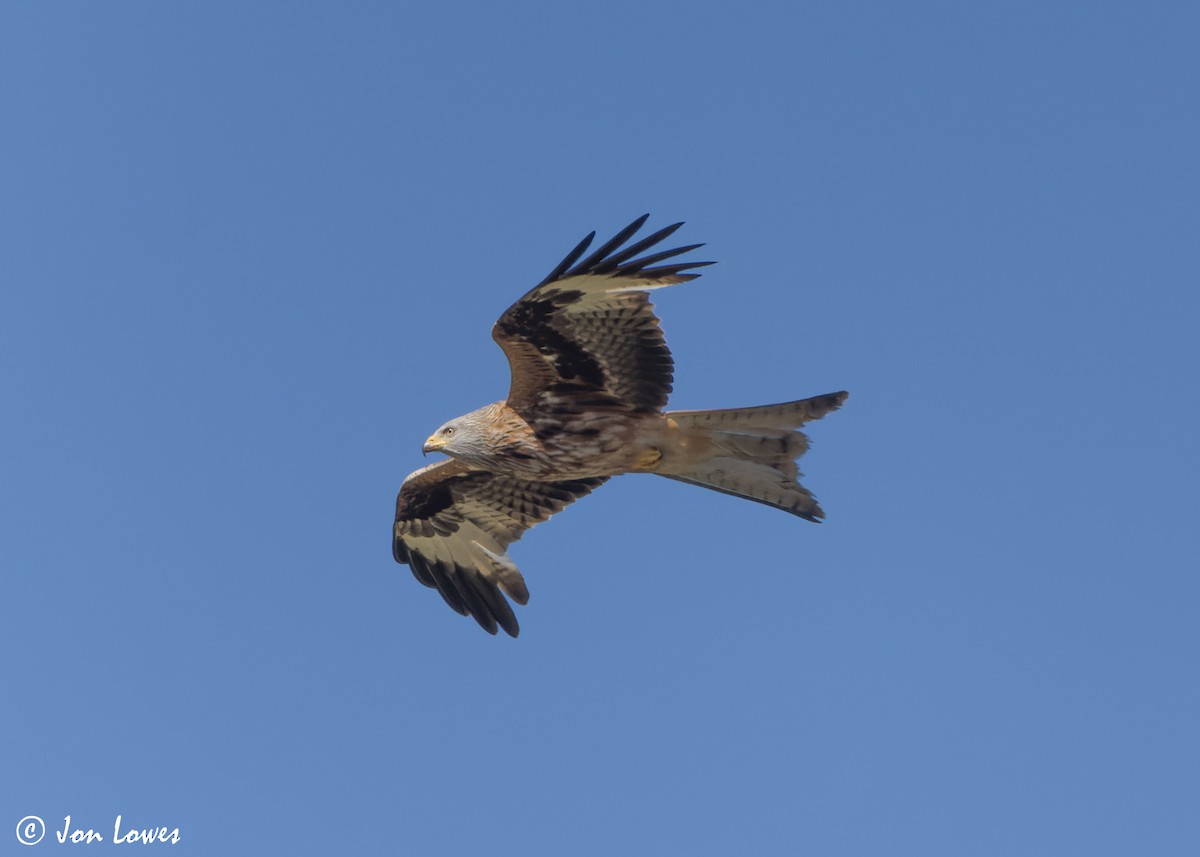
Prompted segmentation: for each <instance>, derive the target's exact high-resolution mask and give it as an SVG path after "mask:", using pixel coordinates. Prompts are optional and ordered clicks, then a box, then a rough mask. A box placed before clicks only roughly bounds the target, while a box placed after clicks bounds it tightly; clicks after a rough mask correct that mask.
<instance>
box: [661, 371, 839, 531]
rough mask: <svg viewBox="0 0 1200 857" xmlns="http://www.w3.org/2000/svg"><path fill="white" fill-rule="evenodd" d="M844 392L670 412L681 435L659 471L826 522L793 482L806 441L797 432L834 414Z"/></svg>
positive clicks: (805, 492) (808, 494) (813, 501)
mask: <svg viewBox="0 0 1200 857" xmlns="http://www.w3.org/2000/svg"><path fill="white" fill-rule="evenodd" d="M848 395H849V394H848V393H846V392H845V391H842V392H838V393H828V394H826V395H823V396H814V397H812V398H811V399H801V400H800V401H796V402H783V403H781V404H777V405H762V406H760V407H754V408H728V409H725V410H716V411H668V412H667V414H666V417H667V419H668V420H669V421H671V422H673V423H674V425H675V426H676V427H677V428H678V429H679V430H680V432H681V433H680V438H681V442H680V447H681V448H680V450H679V454H678V455H672V456H667V457H665V458H664V461H663V464H664V466H663V467H662V468H660V469H659V470H658V471H657V472H658V473H659V474H660V475H662V476H666V477H667V478H668V479H676V480H678V481H680V482H687V483H690V484H692V485H700V486H702V487H704V488H711V489H712V490H714V491H721V492H722V493H725V494H732V495H734V496H737V497H743V498H745V499H747V500H753V501H755V502H757V503H764V504H766V505H768V506H773V507H775V508H776V509H782V510H783V511H785V512H790V513H792V514H793V515H798V516H800V517H801V518H805V519H807V520H809V521H819V520H820V519H821V518H823V517H825V512H824V511H823V510H822V509H821V507H820V505H819V504H818V503H817V501H816V499H815V498H814V497H813V495H812V493H811V492H810V491H809V490H808V489H807V488H805V487H804V486H803V485H801V484H800V483H799V482H797V481H796V480H797V479H798V477H799V476H800V472H799V470H798V469H797V468H796V459H797V458H799V457H800V456H801V455H803V454H804V453H805V452H806V451H807V450H808V438H807V437H805V435H804V434H803V433H801V432H799V431H797V430H796V429H798V428H799V427H800V426H802V425H804V424H805V423H806V422H809V421H811V420H816V419H820V418H821V417H823V416H825V415H826V414H828V413H830V412H831V411H834V410H837V409H838V408H839V407H840V406H841V404H842V403H843V402H845V401H846V397H847V396H848Z"/></svg>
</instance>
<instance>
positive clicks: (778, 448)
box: [392, 215, 848, 637]
mask: <svg viewBox="0 0 1200 857" xmlns="http://www.w3.org/2000/svg"><path fill="white" fill-rule="evenodd" d="M647 217H648V215H643V216H642V217H639V218H638V219H637V220H635V221H634V222H633V223H631V224H629V226H627V227H625V229H623V230H621V231H620V232H619V233H618V234H617V235H616V236H614V237H613V238H612V239H611V240H610V241H608V242H606V243H605V244H603V245H602V246H601V247H599V248H598V249H596V250H595V251H594V252H592V253H591V254H590V255H588V256H587V257H586V258H582V257H583V255H584V253H585V252H586V251H587V249H588V247H589V246H590V245H591V242H592V239H593V238H595V233H594V232H593V233H591V234H590V235H588V236H587V237H586V238H585V239H584V240H583V241H581V242H580V243H579V245H578V246H576V247H575V249H574V250H572V251H571V252H570V253H569V254H567V256H566V258H564V259H563V261H562V262H560V263H559V264H558V265H557V266H556V267H555V268H554V270H553V271H551V272H550V274H548V275H547V276H546V278H545V279H544V280H542V282H541V283H539V284H538V285H537V286H536V287H534V288H533V289H532V290H530V291H529V292H528V293H527V294H526V295H525V296H524V297H522V298H521V299H520V300H519V301H517V302H516V303H515V304H513V305H512V306H511V307H509V308H508V309H507V310H506V311H505V312H504V314H503V315H502V316H500V318H499V320H498V321H497V322H496V324H495V327H494V328H493V329H492V336H493V338H494V339H495V340H496V342H497V343H499V345H500V347H501V348H502V349H503V350H504V353H505V355H506V356H507V357H508V363H509V368H510V370H511V374H512V382H511V385H510V387H509V392H508V398H507V399H506V400H505V401H503V402H496V403H494V404H491V405H487V406H485V407H483V408H480V409H479V410H476V411H472V412H471V413H469V414H466V415H464V416H461V417H458V418H456V419H454V420H451V421H450V422H448V423H446V424H445V425H443V426H442V427H441V428H440V429H438V430H437V431H436V432H435V433H434V434H433V435H432V436H431V437H430V438H429V439H428V440H427V441H426V442H425V447H424V450H425V451H426V452H431V451H434V450H438V451H441V452H445V453H447V454H448V455H450V456H451V458H450V460H448V461H441V462H438V463H436V464H432V465H429V466H428V467H423V468H421V469H420V470H418V471H417V472H415V473H413V474H412V475H410V476H409V477H408V478H407V479H405V480H404V484H403V485H402V486H401V488H400V494H399V496H398V497H397V498H396V523H395V527H394V529H393V534H392V553H393V555H394V556H395V558H396V561H397V562H401V563H406V564H408V565H409V567H410V568H411V569H412V572H413V574H414V575H415V576H416V578H417V580H419V581H421V583H423V584H425V585H426V586H430V587H433V588H436V589H437V590H438V592H440V593H441V595H442V598H444V599H445V601H446V603H447V604H449V605H450V607H451V608H453V609H454V610H456V611H458V612H459V613H462V614H463V615H470V616H473V617H474V618H475V620H476V621H477V622H478V623H479V624H480V626H482V627H483V628H484V630H486V631H488V632H489V633H492V634H495V633H496V631H497V629H499V628H503V629H504V630H505V631H506V632H507V633H508V634H510V635H512V636H514V637H515V636H516V635H517V633H518V631H519V627H518V625H517V619H516V616H515V615H514V614H513V611H512V608H511V606H510V605H509V604H508V601H506V600H505V597H504V596H505V595H507V596H508V597H509V598H510V599H512V600H513V601H515V602H516V603H518V604H524V603H525V602H526V601H527V600H528V598H529V593H528V590H527V589H526V587H525V581H524V579H523V578H522V577H521V573H520V572H519V571H518V570H517V567H516V566H515V565H514V564H513V563H512V561H511V560H510V559H509V558H508V556H507V553H506V550H507V548H508V546H509V545H510V544H512V543H513V542H514V541H516V540H517V539H519V538H520V537H521V536H522V535H523V534H524V532H525V530H527V529H529V528H530V527H532V526H533V525H534V524H537V523H539V522H541V521H544V520H546V519H547V518H549V517H550V516H551V515H553V514H554V513H555V512H558V511H559V510H561V509H562V508H564V507H565V506H567V505H568V504H570V503H572V502H574V501H575V500H577V499H579V498H580V497H582V496H584V495H585V494H587V493H589V492H590V491H592V490H593V489H595V488H597V487H599V486H600V485H601V484H603V483H604V482H605V480H607V479H608V478H609V477H610V476H615V475H618V474H621V473H657V474H659V475H660V476H666V477H668V478H670V479H677V480H679V481H681V482H690V483H692V484H694V485H701V486H704V487H706V488H712V489H714V490H717V491H722V492H725V493H727V494H733V495H735V496H739V497H744V498H746V499H749V500H754V501H756V502H759V503H764V504H766V505H769V506H774V507H775V508H778V509H783V510H784V511H787V512H791V513H792V514H794V515H798V516H800V517H802V518H806V519H807V520H810V521H816V520H819V519H820V518H821V517H823V516H824V513H823V512H822V511H821V507H820V506H819V505H817V502H816V500H815V499H814V498H813V496H812V494H811V493H809V491H808V490H807V489H805V488H804V487H803V486H802V485H800V484H799V483H798V482H797V481H796V480H797V478H798V477H799V475H800V474H799V472H798V470H797V469H796V463H795V459H796V458H798V457H799V456H800V455H803V454H804V452H805V450H806V449H807V448H808V440H807V438H806V437H805V436H804V435H803V434H802V433H800V432H799V431H797V429H799V428H800V426H802V425H803V424H804V423H806V422H808V421H809V420H815V419H820V418H821V417H823V416H824V415H825V414H827V413H829V412H830V411H832V410H835V409H837V408H838V407H839V406H840V405H841V404H842V402H844V401H845V400H846V396H847V395H848V394H847V393H845V392H840V393H829V394H826V395H823V396H815V397H813V398H811V399H802V400H800V401H795V402H785V403H783V404H778V405H765V406H761V407H755V408H734V409H728V410H717V411H666V412H664V411H663V408H664V407H665V406H666V404H667V396H668V395H669V394H670V392H671V382H672V378H673V371H674V363H673V361H672V359H671V352H670V351H669V350H668V349H667V346H666V342H665V341H664V340H663V335H662V329H661V328H660V326H659V322H658V318H657V317H656V316H655V315H654V311H653V309H652V307H651V304H650V298H649V295H648V294H647V293H648V292H649V291H650V290H652V289H656V288H661V287H663V286H669V285H673V284H676V283H683V282H687V281H688V280H694V279H696V277H698V276H699V274H695V273H690V272H691V270H692V269H695V268H699V267H702V266H704V265H710V264H712V263H711V262H671V263H668V264H661V263H663V262H666V261H667V260H668V259H673V258H674V257H676V256H680V255H682V254H684V253H687V252H689V251H691V250H695V249H696V248H698V247H700V246H702V245H700V244H692V245H688V246H685V247H677V248H675V249H672V250H665V251H659V252H654V253H647V252H646V251H648V250H650V249H651V248H652V247H654V246H655V245H657V244H659V243H660V242H661V241H662V240H663V239H665V238H667V237H668V236H669V235H671V234H672V233H674V232H675V230H677V229H678V228H679V227H680V226H682V224H681V223H676V224H673V225H671V226H668V227H666V228H665V229H660V230H659V231H658V232H655V233H653V234H652V235H649V236H647V237H645V238H643V239H641V240H639V241H637V242H635V243H633V244H631V245H630V246H628V247H625V248H624V249H622V246H623V245H624V244H625V243H626V242H627V241H629V239H630V238H632V237H633V236H634V235H635V234H636V233H637V231H638V230H639V229H640V228H641V227H642V225H643V224H644V223H645V222H646V219H647ZM642 254H645V255H642Z"/></svg>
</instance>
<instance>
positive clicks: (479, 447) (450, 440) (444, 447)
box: [421, 405, 497, 464]
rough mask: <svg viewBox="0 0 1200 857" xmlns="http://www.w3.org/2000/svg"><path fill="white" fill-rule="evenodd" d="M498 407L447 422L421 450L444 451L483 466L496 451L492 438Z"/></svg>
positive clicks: (473, 412)
mask: <svg viewBox="0 0 1200 857" xmlns="http://www.w3.org/2000/svg"><path fill="white" fill-rule="evenodd" d="M496 407H497V406H496V405H487V406H486V407H482V408H480V409H479V410H476V411H471V413H469V414H463V415H462V416H461V417H455V418H454V419H452V420H450V421H449V422H447V423H444V424H443V425H442V426H441V428H439V429H438V430H437V431H435V432H434V433H433V434H431V435H430V436H429V439H428V440H426V441H425V445H424V446H422V447H421V451H422V452H444V453H446V454H447V455H449V456H452V457H454V458H461V459H463V460H464V461H474V462H476V463H480V464H483V463H485V462H487V461H489V460H491V458H492V457H493V455H494V452H495V450H494V449H493V446H494V443H493V442H492V437H491V435H492V423H493V421H494V419H495V414H494V413H493V412H494V410H495V409H496Z"/></svg>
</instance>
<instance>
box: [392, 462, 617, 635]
mask: <svg viewBox="0 0 1200 857" xmlns="http://www.w3.org/2000/svg"><path fill="white" fill-rule="evenodd" d="M606 479H607V477H598V478H592V479H570V480H565V481H562V482H530V481H527V480H524V479H516V478H514V477H511V476H504V475H501V474H498V473H490V472H488V471H484V470H472V469H471V468H470V467H469V466H468V465H466V464H463V463H462V462H459V461H456V460H454V459H450V460H447V461H439V462H438V463H436V464H431V465H429V466H428V467H423V468H421V469H420V470H418V471H416V472H415V473H413V474H412V475H411V476H409V477H408V478H407V479H405V480H404V484H403V485H401V486H400V494H399V496H397V497H396V525H395V527H394V529H393V531H392V555H393V556H394V557H395V558H396V562H401V563H405V564H407V565H408V566H409V568H411V569H412V573H413V575H414V576H415V577H416V578H417V580H419V581H421V583H423V584H425V585H426V586H431V587H433V588H435V589H437V591H438V592H440V593H441V595H442V598H444V599H445V600H446V603H447V604H449V605H450V607H451V608H452V609H454V610H456V611H458V612H459V613H461V614H463V615H464V616H466V615H468V614H469V615H471V616H473V617H474V618H475V621H476V622H478V623H479V624H480V626H481V627H482V628H483V629H484V630H485V631H487V632H488V633H489V634H495V633H496V628H497V626H498V627H500V628H503V629H504V630H505V631H506V632H507V633H508V634H509V635H511V636H513V637H515V636H517V633H518V631H519V630H520V629H519V627H518V625H517V617H516V616H514V615H513V611H512V607H510V606H509V604H508V602H507V601H505V599H504V595H502V594H501V590H503V591H504V593H505V594H507V595H508V597H509V598H511V599H512V600H513V601H515V602H517V603H518V604H524V603H525V602H526V601H528V600H529V591H528V590H527V589H526V588H525V580H524V578H523V577H521V572H520V571H518V570H517V567H516V565H514V564H513V562H512V560H510V559H509V558H508V556H507V555H506V554H505V549H506V548H507V547H508V546H509V545H510V544H512V543H513V542H515V541H516V540H517V539H519V538H521V536H522V535H524V533H525V531H526V530H527V529H529V528H530V527H532V526H533V525H534V524H537V523H540V522H541V521H544V520H546V519H547V518H549V517H550V516H551V515H553V514H554V513H555V512H557V511H559V510H561V509H563V508H564V507H566V506H567V505H569V504H570V503H573V502H574V501H575V500H578V499H579V498H580V497H582V496H584V495H585V494H587V493H589V492H590V491H592V490H593V489H594V488H597V487H599V486H600V485H601V484H603V483H604V481H605V480H606Z"/></svg>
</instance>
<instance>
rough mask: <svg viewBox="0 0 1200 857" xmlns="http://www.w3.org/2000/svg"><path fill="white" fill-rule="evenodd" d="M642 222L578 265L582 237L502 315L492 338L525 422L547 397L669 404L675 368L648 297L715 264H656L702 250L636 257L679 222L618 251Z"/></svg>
mask: <svg viewBox="0 0 1200 857" xmlns="http://www.w3.org/2000/svg"><path fill="white" fill-rule="evenodd" d="M648 217H649V215H648V214H644V215H642V216H641V217H639V218H638V219H637V220H635V221H633V223H631V224H629V225H628V226H626V227H625V228H624V229H622V230H621V231H620V232H619V233H617V235H616V236H614V237H613V238H612V240H610V241H608V242H606V243H605V244H604V245H603V246H601V247H600V248H599V249H597V250H596V251H595V252H593V253H592V254H591V255H590V256H588V257H587V258H586V259H583V260H582V261H580V257H581V256H583V254H584V252H585V251H586V250H587V249H588V247H589V246H590V245H591V243H592V239H593V238H595V236H596V233H595V232H593V233H591V234H590V235H588V236H587V237H586V238H584V239H583V241H581V242H580V243H579V245H578V246H576V247H575V249H574V250H572V251H571V252H570V253H568V254H567V257H566V258H565V259H563V260H562V261H561V262H559V264H558V265H557V267H555V269H554V270H553V271H551V272H550V273H549V275H547V277H546V279H544V280H542V282H541V283H539V284H538V285H537V286H536V287H535V288H534V289H532V290H531V291H530V292H528V293H527V294H526V295H525V296H524V297H523V298H521V299H520V300H519V301H517V302H516V303H515V304H513V305H512V306H511V307H509V308H508V310H507V311H505V313H504V315H502V316H500V319H499V320H498V321H497V322H496V325H495V327H494V328H493V329H492V337H493V338H494V339H495V340H496V342H498V343H499V344H500V347H501V348H503V349H504V353H505V354H506V355H507V356H508V364H509V368H510V369H511V370H512V385H511V387H510V388H509V393H508V405H509V407H511V408H513V409H514V410H515V411H517V413H519V414H521V415H522V416H524V417H526V418H528V417H529V416H531V415H532V411H534V410H535V409H536V407H537V405H538V403H539V400H540V399H541V397H542V396H543V395H544V394H546V393H548V392H552V393H554V394H555V395H556V396H560V397H561V396H563V395H568V396H569V395H571V394H584V395H588V394H590V395H591V398H592V399H593V400H595V399H596V398H597V396H596V394H600V395H601V396H602V397H606V398H609V399H615V400H617V401H618V402H620V403H623V404H626V405H630V406H632V407H633V409H635V410H644V411H656V410H659V409H661V408H662V407H663V406H664V405H665V404H666V403H667V394H668V393H670V392H671V381H672V378H673V371H674V363H673V361H672V360H671V352H670V351H669V350H668V349H667V346H666V343H665V341H664V340H663V335H662V329H661V328H660V327H659V323H658V318H657V317H656V316H655V315H654V311H653V309H652V308H651V306H650V298H649V296H648V295H647V294H646V292H647V291H649V290H651V289H656V288H660V287H662V286H669V285H673V284H675V283H683V282H686V281H688V280H694V279H696V278H697V277H698V276H700V275H699V274H692V273H686V272H687V271H688V270H689V269H692V268H699V267H702V266H704V265H711V264H713V263H712V262H676V263H671V264H667V265H660V264H659V263H660V262H663V261H664V260H666V259H671V258H673V257H675V256H679V255H681V254H683V253H687V252H688V251H689V250H695V249H696V248H697V247H702V246H704V245H702V244H690V245H688V246H686V247H676V248H675V249H673V250H662V251H659V252H656V253H651V254H649V255H644V256H639V254H641V253H644V252H645V251H646V250H649V249H650V248H651V247H653V246H655V245H656V244H658V243H659V242H661V241H662V240H663V239H665V238H667V237H668V236H669V235H671V234H672V233H673V232H675V230H676V229H678V228H679V227H680V226H682V225H683V224H682V223H675V224H673V225H671V226H668V227H666V228H665V229H660V230H659V231H658V232H655V233H654V234H653V235H649V236H647V237H646V238H643V239H642V240H640V241H637V242H636V243H634V244H631V245H630V246H629V247H626V248H624V249H621V245H623V244H624V243H625V242H626V241H628V240H629V239H630V238H632V237H633V235H634V233H636V232H637V231H638V230H639V229H640V228H641V227H642V224H644V223H645V222H646V218H648Z"/></svg>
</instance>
